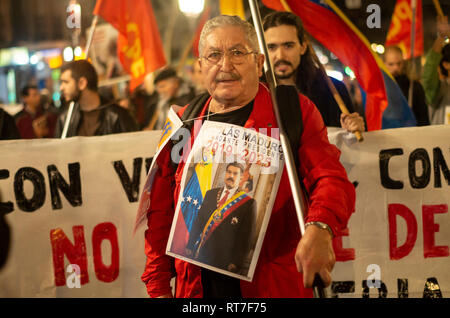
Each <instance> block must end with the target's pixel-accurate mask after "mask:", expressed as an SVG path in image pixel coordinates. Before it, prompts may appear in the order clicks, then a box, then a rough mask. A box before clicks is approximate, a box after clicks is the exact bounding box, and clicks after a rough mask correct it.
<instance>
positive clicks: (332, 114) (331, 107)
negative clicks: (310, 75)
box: [305, 72, 355, 127]
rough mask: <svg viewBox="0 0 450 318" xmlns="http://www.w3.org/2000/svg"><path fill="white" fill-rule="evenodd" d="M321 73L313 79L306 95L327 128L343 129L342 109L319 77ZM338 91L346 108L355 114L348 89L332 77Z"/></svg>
mask: <svg viewBox="0 0 450 318" xmlns="http://www.w3.org/2000/svg"><path fill="white" fill-rule="evenodd" d="M319 74H320V72H316V76H315V78H314V79H313V84H312V85H311V89H310V91H309V92H307V93H306V94H305V95H306V96H307V97H308V98H309V99H310V100H311V101H312V102H313V103H314V104H315V105H316V107H317V109H318V110H319V112H320V114H321V115H322V119H323V121H324V123H325V126H327V127H341V113H342V111H341V109H340V108H339V106H338V104H337V103H336V100H335V99H334V97H333V94H332V93H331V90H330V89H329V88H328V85H327V83H326V81H325V80H324V79H322V78H321V76H320V75H319ZM330 79H331V81H332V82H333V84H334V86H335V87H336V90H337V91H338V93H339V95H340V96H341V98H342V101H343V102H344V104H345V106H346V107H347V109H348V111H349V112H350V113H353V112H354V111H355V110H354V107H353V103H352V100H351V98H350V95H349V94H348V91H347V88H346V87H345V85H344V83H342V82H341V81H339V80H337V79H335V78H333V77H330Z"/></svg>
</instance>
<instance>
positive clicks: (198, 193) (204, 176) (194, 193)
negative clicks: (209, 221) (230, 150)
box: [171, 153, 212, 254]
mask: <svg viewBox="0 0 450 318" xmlns="http://www.w3.org/2000/svg"><path fill="white" fill-rule="evenodd" d="M211 177H212V154H211V153H210V154H202V158H201V160H200V162H198V163H196V164H195V168H194V171H193V173H192V176H191V177H190V179H189V181H187V184H186V186H185V187H184V190H183V193H182V194H181V197H180V198H179V201H180V209H181V213H179V214H178V218H177V225H176V232H175V233H174V237H176V239H174V240H173V245H172V247H171V250H172V251H173V252H176V253H181V254H184V253H185V247H186V244H187V242H188V240H189V233H190V231H191V229H192V225H193V223H194V220H195V219H196V217H197V215H198V211H199V210H200V208H201V206H202V203H203V198H204V197H205V194H206V191H208V190H210V189H211Z"/></svg>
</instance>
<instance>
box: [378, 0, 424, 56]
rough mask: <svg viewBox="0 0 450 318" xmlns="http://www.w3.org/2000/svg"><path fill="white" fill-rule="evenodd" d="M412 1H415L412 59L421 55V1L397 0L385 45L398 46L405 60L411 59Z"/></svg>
mask: <svg viewBox="0 0 450 318" xmlns="http://www.w3.org/2000/svg"><path fill="white" fill-rule="evenodd" d="M412 1H416V19H415V40H414V57H417V56H421V55H423V22H422V0H397V3H396V4H395V8H394V13H393V14H392V19H391V26H390V27H389V31H388V33H387V37H386V43H385V45H386V46H390V45H396V46H398V47H399V48H400V49H401V50H402V51H403V55H404V56H405V58H406V59H409V58H411V30H412V16H413V9H412V6H411V4H412Z"/></svg>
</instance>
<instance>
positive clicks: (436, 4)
mask: <svg viewBox="0 0 450 318" xmlns="http://www.w3.org/2000/svg"><path fill="white" fill-rule="evenodd" d="M433 4H434V7H435V8H436V12H437V14H438V16H440V17H443V16H444V12H443V11H442V8H441V5H440V3H439V0H433Z"/></svg>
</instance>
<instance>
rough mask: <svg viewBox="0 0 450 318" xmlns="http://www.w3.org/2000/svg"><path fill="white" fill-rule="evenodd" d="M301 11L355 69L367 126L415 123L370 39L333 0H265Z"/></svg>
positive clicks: (317, 34)
mask: <svg viewBox="0 0 450 318" xmlns="http://www.w3.org/2000/svg"><path fill="white" fill-rule="evenodd" d="M262 1H263V3H264V5H266V6H267V7H269V8H271V9H274V10H279V11H291V12H293V13H295V14H296V15H298V16H299V17H300V19H301V20H302V22H303V25H304V27H305V29H306V30H307V31H308V32H309V33H310V34H311V35H312V36H313V37H314V38H315V39H316V40H317V41H319V42H320V43H322V45H323V46H325V47H326V48H327V49H328V50H329V51H331V52H333V53H334V55H336V56H337V57H338V58H339V60H340V61H341V62H342V63H343V64H344V65H347V66H349V67H350V68H351V69H352V70H353V72H354V73H355V76H356V79H357V80H358V82H359V84H360V87H361V88H362V90H363V91H364V92H363V94H364V95H365V113H366V120H367V128H368V130H377V129H382V128H395V127H406V126H415V125H416V120H415V117H414V114H413V112H412V110H411V108H410V107H409V106H408V103H407V101H406V99H405V98H404V97H403V95H402V92H401V90H400V88H399V87H398V85H397V84H396V83H395V80H394V79H393V77H392V75H390V74H389V72H388V71H387V70H386V69H385V66H384V64H383V62H382V61H381V59H380V58H379V57H378V56H377V55H375V54H374V53H373V52H372V51H371V49H370V43H369V41H368V40H367V39H366V38H365V37H364V35H363V34H362V33H361V32H360V31H359V30H358V29H357V28H356V27H355V26H354V25H353V23H351V22H350V20H349V19H348V18H347V17H346V16H345V15H344V13H343V12H342V11H341V10H340V9H339V8H338V7H337V6H336V5H335V4H334V3H333V1H331V0H324V1H323V2H324V3H325V4H323V3H321V2H320V1H319V0H262Z"/></svg>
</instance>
